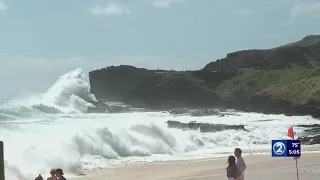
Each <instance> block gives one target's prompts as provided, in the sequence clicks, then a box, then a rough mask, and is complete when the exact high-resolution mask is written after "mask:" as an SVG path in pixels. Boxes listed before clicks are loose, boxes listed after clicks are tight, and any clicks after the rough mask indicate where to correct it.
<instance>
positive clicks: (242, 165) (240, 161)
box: [234, 148, 247, 180]
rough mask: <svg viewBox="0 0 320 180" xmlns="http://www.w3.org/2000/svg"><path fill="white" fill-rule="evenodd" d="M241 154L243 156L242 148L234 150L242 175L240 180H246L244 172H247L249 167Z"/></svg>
mask: <svg viewBox="0 0 320 180" xmlns="http://www.w3.org/2000/svg"><path fill="white" fill-rule="evenodd" d="M241 154H242V150H241V149H240V148H235V149H234V155H235V156H236V157H237V161H236V165H237V167H238V169H239V171H240V173H241V175H240V176H239V178H238V179H239V180H244V171H245V170H246V168H247V165H246V163H245V162H244V159H243V158H242V156H241Z"/></svg>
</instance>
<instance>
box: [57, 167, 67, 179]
mask: <svg viewBox="0 0 320 180" xmlns="http://www.w3.org/2000/svg"><path fill="white" fill-rule="evenodd" d="M63 175H64V173H63V171H62V169H60V168H58V169H56V176H57V179H58V180H67V179H66V178H65V177H63Z"/></svg>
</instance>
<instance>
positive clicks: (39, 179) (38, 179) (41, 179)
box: [34, 174, 43, 180]
mask: <svg viewBox="0 0 320 180" xmlns="http://www.w3.org/2000/svg"><path fill="white" fill-rule="evenodd" d="M34 180H43V178H42V176H41V174H39V176H38V177H36V178H35V179H34Z"/></svg>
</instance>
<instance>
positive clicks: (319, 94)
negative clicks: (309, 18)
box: [216, 65, 320, 104]
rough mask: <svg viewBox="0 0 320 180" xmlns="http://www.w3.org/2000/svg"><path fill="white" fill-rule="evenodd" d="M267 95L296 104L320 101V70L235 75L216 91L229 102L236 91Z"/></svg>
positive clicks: (302, 69) (298, 69) (299, 68)
mask: <svg viewBox="0 0 320 180" xmlns="http://www.w3.org/2000/svg"><path fill="white" fill-rule="evenodd" d="M239 91H240V92H248V93H250V94H252V95H267V96H269V97H271V98H276V99H282V100H289V101H291V102H292V103H293V104H310V103H315V102H320V71H317V69H314V70H311V69H306V68H303V67H301V66H297V65H292V68H291V69H289V70H254V71H249V72H245V73H244V74H242V75H239V76H236V77H234V78H232V79H230V80H228V81H226V82H225V83H224V84H222V85H220V86H219V87H218V88H217V89H216V93H217V95H218V96H220V97H222V98H225V99H230V98H234V97H235V96H236V94H237V92H239Z"/></svg>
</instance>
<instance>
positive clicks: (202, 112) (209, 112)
mask: <svg viewBox="0 0 320 180" xmlns="http://www.w3.org/2000/svg"><path fill="white" fill-rule="evenodd" d="M169 112H170V114H172V115H182V114H188V115H191V116H224V114H222V113H221V112H220V111H219V110H217V109H207V108H205V109H188V108H177V109H172V110H170V111H169Z"/></svg>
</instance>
